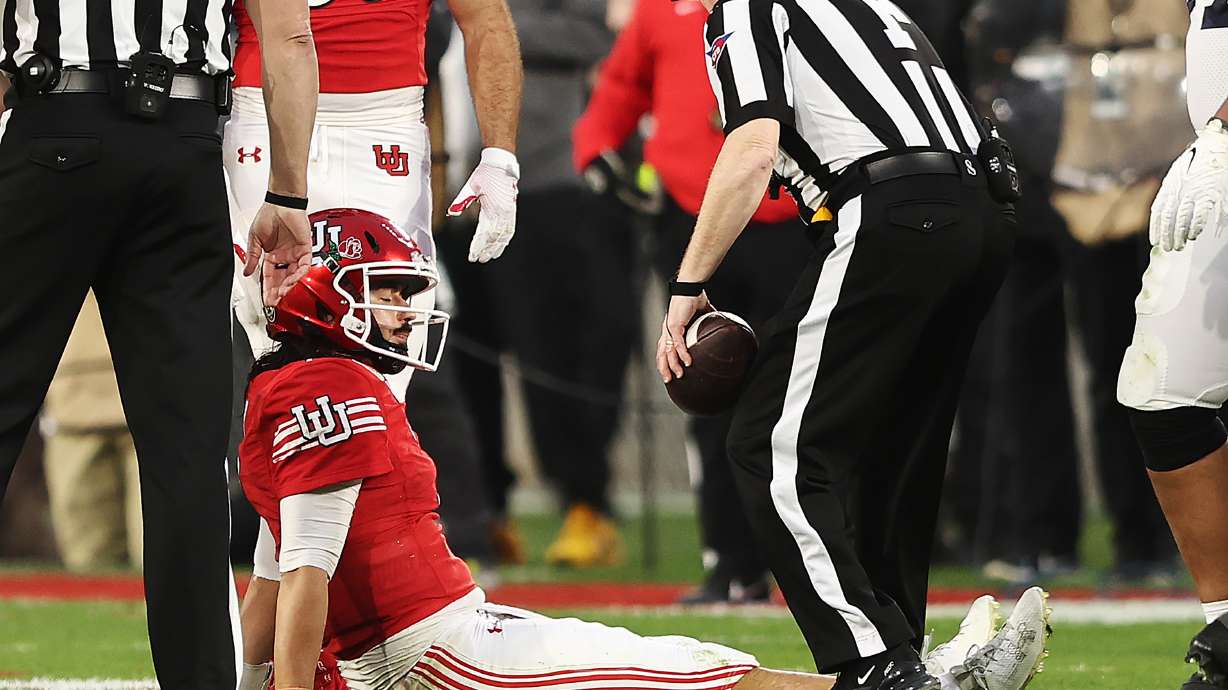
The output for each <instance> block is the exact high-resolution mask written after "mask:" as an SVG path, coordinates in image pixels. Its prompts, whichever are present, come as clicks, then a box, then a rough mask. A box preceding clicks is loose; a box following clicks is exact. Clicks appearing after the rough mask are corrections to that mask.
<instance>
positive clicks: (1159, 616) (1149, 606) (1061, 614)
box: [0, 598, 1203, 690]
mask: <svg viewBox="0 0 1228 690" xmlns="http://www.w3.org/2000/svg"><path fill="white" fill-rule="evenodd" d="M1011 605H1012V604H1011V602H1007V601H1003V602H1002V615H1003V616H1007V615H1009V614H1010V609H1011ZM1049 605H1050V606H1051V607H1052V608H1053V620H1054V621H1055V622H1057V623H1101V624H1106V625H1128V624H1131V623H1188V622H1197V621H1200V620H1202V619H1203V615H1202V609H1201V608H1200V607H1199V606H1198V601H1197V600H1195V599H1155V600H1152V599H1148V600H1138V599H1090V600H1087V599H1084V600H1079V599H1075V600H1066V599H1056V598H1055V599H1050V600H1049ZM578 610H580V611H583V612H585V613H588V614H590V615H591V616H592V617H594V618H600V617H601V616H602V615H603V614H608V615H614V616H617V615H620V614H625V615H641V616H662V617H664V616H677V615H683V614H685V615H690V616H710V617H721V616H730V617H737V618H788V617H789V615H790V614H789V610H788V609H787V608H785V607H783V606H771V605H762V606H727V605H719V604H718V605H712V606H697V607H683V606H612V607H608V608H589V607H583V608H580V609H578ZM966 610H967V606H964V605H962V604H935V605H933V606H930V607H929V617H930V618H933V619H942V618H956V619H958V618H962V617H963V615H964V613H965V612H966ZM0 690H2V686H0Z"/></svg>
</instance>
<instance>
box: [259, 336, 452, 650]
mask: <svg viewBox="0 0 1228 690" xmlns="http://www.w3.org/2000/svg"><path fill="white" fill-rule="evenodd" d="M243 431H244V438H243V444H242V445H241V446H240V447H239V477H240V478H241V479H242V481H243V491H244V493H246V494H247V498H248V500H250V501H251V504H252V506H253V507H254V508H255V509H256V512H258V513H259V514H260V516H261V517H263V518H264V519H265V520H266V521H268V523H269V528H270V530H271V531H272V533H273V538H274V541H275V542H276V544H277V550H278V552H279V553H280V551H281V521H280V519H279V504H280V501H281V499H282V498H285V497H286V496H293V495H295V494H301V493H307V492H310V491H314V490H317V489H320V488H323V487H326V486H331V485H334V484H339V483H342V482H351V481H355V480H362V488H361V489H360V490H359V493H358V501H357V503H356V504H355V506H354V516H353V518H352V519H351V521H350V530H349V534H348V536H347V537H346V541H345V548H344V549H343V550H342V553H341V560H340V562H338V564H337V570H336V572H335V573H333V578H332V580H330V581H329V583H328V628H327V629H326V630H325V639H328V640H331V643H330V646H329V649H330V650H332V651H333V652H334V653H336V655H337V656H338V657H340V658H342V659H353V658H356V657H358V656H360V655H362V654H363V653H364V652H366V651H368V650H369V649H371V648H372V647H374V646H375V645H376V644H378V643H380V642H383V641H384V640H386V639H388V638H389V637H390V636H392V635H394V634H395V633H397V632H400V631H401V630H404V629H406V628H408V627H409V626H411V625H413V624H414V623H417V622H418V621H420V620H422V619H423V618H426V617H427V616H429V615H431V614H432V613H435V612H436V611H438V610H440V609H442V608H443V607H444V606H447V605H448V604H450V603H452V602H453V601H455V600H456V599H459V598H460V597H462V596H464V595H465V594H467V593H468V592H470V591H471V590H472V589H473V588H474V587H475V585H474V582H473V577H472V576H471V575H470V573H469V567H468V566H466V565H465V562H464V561H462V560H460V559H459V558H457V557H456V556H455V555H453V554H452V551H451V550H450V549H449V548H448V544H447V542H446V541H445V540H444V537H443V530H442V529H441V528H440V525H439V515H438V514H437V513H435V510H436V509H437V508H438V506H439V495H438V493H436V490H435V463H434V462H432V461H431V458H430V456H428V455H427V454H426V452H425V451H423V450H422V446H421V445H419V444H418V436H417V434H415V433H414V431H413V430H412V429H411V428H410V426H409V422H408V421H406V418H405V407H404V405H402V404H401V403H400V402H399V401H398V400H397V399H396V398H395V397H394V396H393V394H392V390H391V389H390V388H389V387H388V384H387V383H385V382H384V380H383V379H382V378H381V377H380V376H379V375H378V374H377V373H375V371H374V370H373V369H370V368H368V367H367V366H365V365H363V364H360V363H358V362H356V361H354V360H352V359H348V358H344V357H323V358H318V359H309V360H305V361H301V362H294V363H292V364H289V365H286V366H284V367H282V368H280V369H277V370H274V371H268V372H264V373H262V374H260V375H259V376H257V377H256V378H255V379H253V380H252V382H251V384H250V385H249V387H248V391H247V412H246V414H245V416H244V422H243Z"/></svg>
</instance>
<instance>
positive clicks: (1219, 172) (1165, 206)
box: [1150, 120, 1228, 251]
mask: <svg viewBox="0 0 1228 690" xmlns="http://www.w3.org/2000/svg"><path fill="white" fill-rule="evenodd" d="M1225 211H1228V129H1225V127H1224V123H1223V122H1220V121H1219V120H1211V122H1210V123H1209V124H1208V125H1207V126H1206V127H1204V128H1203V130H1202V131H1201V132H1199V133H1198V139H1196V140H1195V141H1194V143H1193V144H1190V147H1189V148H1188V149H1186V150H1185V153H1183V154H1181V156H1180V157H1179V158H1177V160H1175V161H1173V166H1172V167H1171V168H1169V170H1168V174H1167V175H1165V176H1164V182H1163V184H1161V185H1160V193H1159V194H1158V195H1157V196H1156V200H1155V202H1154V203H1153V204H1152V205H1151V233H1150V237H1151V244H1152V245H1153V246H1158V247H1160V248H1161V249H1163V250H1164V251H1173V250H1176V251H1180V250H1181V249H1182V248H1183V247H1185V245H1186V243H1187V242H1192V241H1193V240H1194V239H1196V238H1197V237H1198V236H1199V235H1200V234H1202V231H1203V230H1205V229H1206V228H1208V227H1211V228H1215V227H1218V226H1219V224H1220V223H1221V222H1223V221H1224V220H1225V218H1224V212H1225Z"/></svg>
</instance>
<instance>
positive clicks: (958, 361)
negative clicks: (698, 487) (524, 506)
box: [729, 170, 1014, 672]
mask: <svg viewBox="0 0 1228 690" xmlns="http://www.w3.org/2000/svg"><path fill="white" fill-rule="evenodd" d="M851 174H852V175H860V171H857V170H854V171H851ZM846 177H847V176H846ZM849 179H855V178H849ZM977 182H980V180H979V179H976V178H971V177H969V176H967V175H965V176H964V177H963V178H961V176H959V175H954V174H952V175H938V174H930V175H917V176H909V177H903V178H898V179H894V180H890V181H886V182H882V183H880V184H877V185H874V186H865V185H860V186H857V185H854V186H855V187H856V191H855V192H849V193H848V194H847V195H843V196H842V192H843V189H842V187H840V186H838V187H837V188H836V190H835V191H833V201H832V202H830V205H829V208H831V210H832V211H833V213H834V214H835V218H834V219H833V220H832V221H829V222H826V223H821V224H819V225H818V226H817V227H815V228H813V230H815V231H816V232H817V239H816V251H815V253H814V255H813V257H812V258H811V261H810V264H809V265H808V266H807V267H806V269H805V270H804V271H803V272H802V275H801V278H800V280H799V281H798V284H797V287H796V289H795V290H794V292H793V294H792V295H791V296H790V298H789V300H788V302H787V303H786V306H785V308H784V310H783V311H782V312H781V313H780V314H779V315H778V316H777V317H776V319H774V320H773V322H772V323H771V324H770V325H769V327H768V328H767V330H766V332H765V333H764V337H763V338H762V346H761V350H760V353H759V356H758V358H757V360H756V362H755V365H754V368H753V370H752V372H751V375H750V380H749V382H748V386H747V389H746V391H745V393H744V394H743V396H742V398H741V400H740V401H739V403H738V406H737V409H736V411H735V414H734V421H733V426H732V428H731V430H730V436H729V453H730V457H731V460H732V462H733V464H734V472H735V474H736V476H737V478H738V484H739V487H740V489H741V492H742V498H743V502H744V503H745V505H746V508H747V510H748V512H749V515H750V519H751V523H752V525H753V526H754V528H755V531H756V534H757V535H758V537H759V540H760V543H761V544H762V546H763V547H764V548H765V550H766V551H767V555H768V560H769V562H770V563H771V565H772V570H773V572H774V573H775V575H776V580H777V583H778V584H779V585H780V588H781V590H782V591H783V593H784V596H785V600H786V601H787V602H788V604H789V608H790V609H791V610H792V611H793V615H794V617H795V618H796V619H797V622H798V625H799V627H800V628H801V630H802V633H803V635H804V636H805V638H806V642H807V644H808V645H809V646H810V650H811V653H812V654H813V655H814V658H815V663H816V665H817V666H818V668H819V669H820V670H821V671H825V672H831V671H837V670H839V669H840V668H841V666H843V665H845V664H847V663H848V662H851V661H853V660H856V659H859V658H865V657H869V656H873V655H874V654H877V653H879V652H882V651H884V650H887V649H891V648H893V647H896V646H899V645H900V644H903V643H912V644H914V645H917V646H919V644H920V640H921V638H922V635H923V625H924V621H925V597H926V589H927V584H928V577H929V560H930V551H931V545H932V542H933V535H934V523H935V520H936V517H937V512H938V503H939V499H940V497H941V492H942V479H943V469H944V466H945V464H946V457H947V445H948V443H949V441H950V435H951V425H952V422H953V419H954V415H955V406H956V402H957V401H958V398H959V391H960V386H961V381H962V378H963V373H964V369H965V366H966V364H967V360H968V356H969V351H970V349H971V347H972V341H973V338H974V336H975V335H976V330H977V327H978V325H979V323H980V321H981V319H982V317H983V316H984V314H985V312H986V310H987V309H988V307H989V304H990V302H991V301H992V299H993V296H994V294H995V293H996V292H997V289H998V286H999V285H1000V283H1001V281H1002V276H1003V274H1004V272H1005V270H1006V266H1007V262H1008V260H1009V255H1010V250H1011V245H1012V242H1013V230H1014V218H1013V211H1010V210H1007V208H1006V207H1003V206H1001V205H999V204H997V203H994V202H992V201H991V200H990V199H989V197H988V194H987V192H986V191H985V189H984V188H983V186H977V185H976V183H977ZM844 199H847V200H844Z"/></svg>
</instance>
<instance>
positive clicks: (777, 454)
mask: <svg viewBox="0 0 1228 690" xmlns="http://www.w3.org/2000/svg"><path fill="white" fill-rule="evenodd" d="M836 227H837V230H836V237H835V243H836V246H835V248H833V249H832V251H831V253H830V254H828V255H827V258H826V259H824V261H823V268H822V270H821V271H820V273H819V280H818V283H817V284H816V285H815V287H814V296H813V297H812V298H811V301H810V307H809V309H807V311H806V315H805V316H804V317H803V318H802V320H801V322H800V323H798V325H797V343H796V347H795V348H794V354H793V362H792V363H791V365H790V366H789V381H788V386H787V388H786V391H785V399H784V407H783V410H782V411H781V414H780V419H779V420H778V421H777V422H776V426H775V427H773V428H772V481H771V484H770V489H769V491H770V493H771V496H772V503H773V505H775V507H776V513H777V514H778V515H779V516H780V521H781V522H782V523H784V525H785V527H786V528H788V530H789V533H790V534H792V535H793V541H794V542H796V543H797V550H798V552H799V553H800V554H801V557H802V565H803V567H805V569H806V574H807V575H808V576H809V577H810V584H811V586H812V587H814V592H815V594H816V595H817V596H818V597H819V599H820V600H822V602H823V603H824V604H826V605H827V606H829V607H831V609H832V610H834V611H835V612H836V613H837V614H839V616H840V617H841V618H843V619H844V624H845V625H846V626H848V629H849V634H850V635H852V637H853V641H854V642H855V643H856V644H857V651H858V652H859V653H860V654H861V656H862V657H868V656H874V655H875V654H879V653H880V652H883V651H886V649H887V646H886V645H885V644H884V643H883V638H882V635H880V634H879V632H878V628H876V627H874V622H873V621H871V620H870V619H869V617H867V616H866V614H865V612H864V611H862V610H861V609H860V608H858V607H857V606H856V605H854V604H853V603H851V602H850V601H849V600H848V598H847V597H846V596H845V594H844V586H843V585H842V584H841V583H840V574H839V572H838V571H837V570H836V565H835V562H834V561H833V560H832V557H831V552H830V551H828V549H827V544H824V543H823V537H822V536H820V535H819V533H818V531H817V530H815V528H814V526H813V525H811V524H810V522H809V521H808V520H807V519H806V513H805V512H804V511H803V510H802V504H801V500H800V499H799V498H798V495H797V466H798V460H797V455H798V442H799V438H800V434H801V426H802V414H803V412H804V411H805V409H806V406H807V405H808V404H809V403H810V398H811V396H812V395H813V394H814V386H815V379H816V378H817V375H818V371H819V367H820V362H821V360H822V357H823V345H824V341H825V340H826V339H827V325H828V324H829V323H830V322H831V315H832V312H833V311H835V309H836V304H837V303H838V302H839V300H840V292H841V290H842V288H843V285H844V276H845V274H846V273H848V267H849V261H850V260H851V259H852V257H853V247H854V245H855V244H856V243H857V231H858V230H859V229H860V228H861V197H860V196H857V197H853V199H851V200H850V201H848V202H847V203H845V204H844V206H843V207H841V208H840V212H839V219H838V225H837V226H836Z"/></svg>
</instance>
